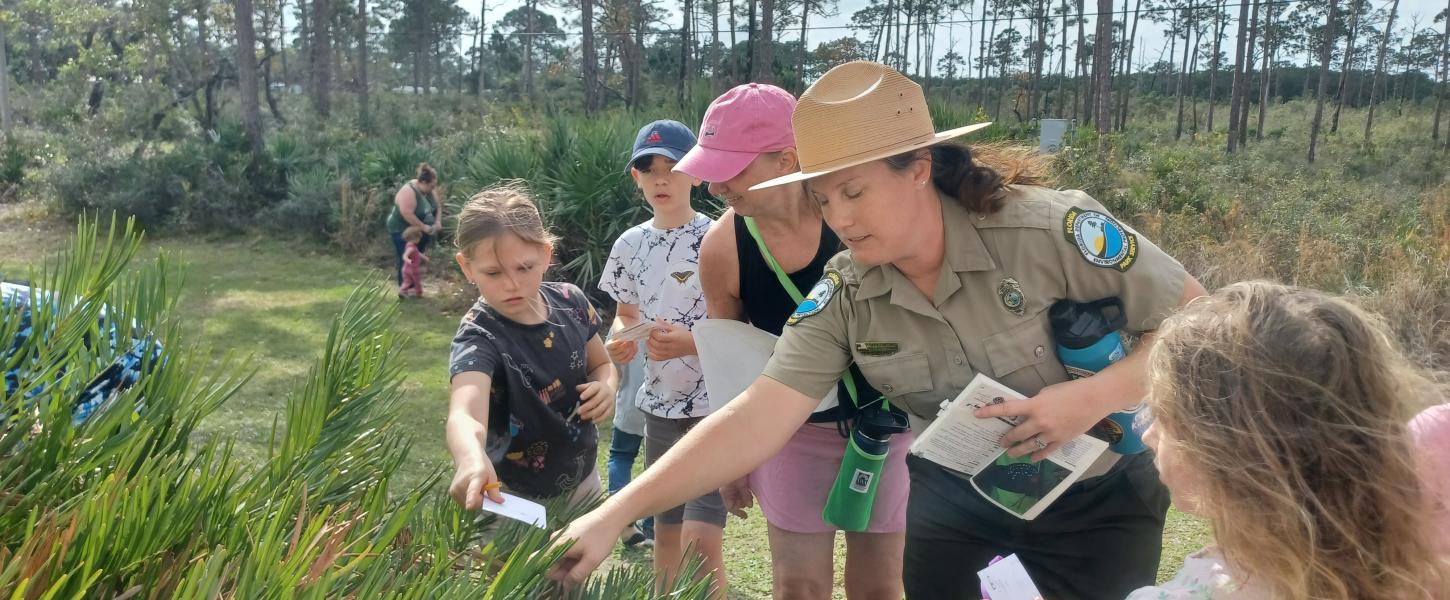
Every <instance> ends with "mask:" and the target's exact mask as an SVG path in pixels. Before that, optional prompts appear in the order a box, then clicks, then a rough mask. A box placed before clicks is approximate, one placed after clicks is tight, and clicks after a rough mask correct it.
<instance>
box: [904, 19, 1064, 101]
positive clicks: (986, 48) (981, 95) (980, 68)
mask: <svg viewBox="0 0 1450 600" xmlns="http://www.w3.org/2000/svg"><path fill="white" fill-rule="evenodd" d="M889 1H890V0H888V2H889ZM1064 1H1065V0H1064ZM1078 1H1079V2H1081V1H1082V0H1078ZM981 2H982V40H981V43H980V44H979V52H978V56H977V88H978V89H979V90H981V91H979V92H978V99H977V106H978V107H979V108H980V107H984V106H986V105H987V61H988V60H989V57H990V56H992V50H991V48H992V40H991V38H990V37H989V36H988V35H987V8H988V4H990V3H991V2H992V0H981ZM994 14H995V13H994ZM996 22H997V20H996V18H995V17H994V18H993V19H992V23H993V25H992V32H993V33H994V34H995V33H996V31H997V26H996Z"/></svg>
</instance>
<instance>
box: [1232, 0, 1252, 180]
mask: <svg viewBox="0 0 1450 600" xmlns="http://www.w3.org/2000/svg"><path fill="white" fill-rule="evenodd" d="M1248 21H1249V3H1248V2H1247V1H1245V0H1240V1H1239V25H1238V27H1237V28H1236V29H1238V42H1237V43H1236V44H1235V45H1234V82H1233V91H1231V92H1230V93H1229V114H1228V153H1229V154H1233V153H1234V151H1236V150H1238V144H1239V131H1238V129H1239V111H1241V110H1243V96H1244V45H1245V44H1247V43H1248V42H1247V41H1246V38H1247V37H1248V33H1249V32H1248V28H1247V27H1244V23H1247V22H1248Z"/></svg>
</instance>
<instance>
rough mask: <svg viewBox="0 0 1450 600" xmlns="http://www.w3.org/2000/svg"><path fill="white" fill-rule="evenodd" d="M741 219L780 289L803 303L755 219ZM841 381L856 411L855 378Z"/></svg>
mask: <svg viewBox="0 0 1450 600" xmlns="http://www.w3.org/2000/svg"><path fill="white" fill-rule="evenodd" d="M741 218H743V219H745V229H746V231H749V232H750V237H752V238H754V239H755V245H756V247H758V248H760V255H761V256H762V257H764V258H765V264H767V265H770V270H772V271H775V277H776V279H779V280H780V287H783V288H785V293H786V294H788V295H790V299H791V300H794V301H795V303H796V304H800V303H801V302H804V301H805V296H804V295H803V294H801V291H800V288H798V287H796V284H795V282H794V281H791V280H790V276H789V275H786V274H785V269H782V268H781V267H780V263H779V262H776V260H775V255H774V254H771V253H770V248H766V247H765V238H762V237H760V229H759V228H757V227H756V226H755V219H754V218H751V217H741ZM841 379H842V380H843V381H844V382H845V383H846V393H847V394H848V395H850V396H851V404H853V405H855V406H856V408H858V409H859V408H861V402H860V401H859V400H858V399H857V397H856V378H855V377H852V376H851V370H850V369H847V370H846V371H845V372H843V373H841ZM881 402H882V404H884V405H885V406H883V408H884V409H885V410H891V403H890V402H888V401H887V400H886V397H885V396H882V397H881Z"/></svg>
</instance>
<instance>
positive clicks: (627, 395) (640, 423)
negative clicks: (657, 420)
mask: <svg viewBox="0 0 1450 600" xmlns="http://www.w3.org/2000/svg"><path fill="white" fill-rule="evenodd" d="M614 368H616V369H619V391H618V392H616V393H615V394H614V430H615V431H623V432H625V433H628V434H630V435H644V411H642V410H640V409H639V406H637V405H635V403H634V402H635V400H637V399H638V398H639V387H640V384H642V383H644V351H643V350H640V355H639V356H636V357H634V360H632V361H629V362H628V363H626V364H622V365H621V364H619V363H614Z"/></svg>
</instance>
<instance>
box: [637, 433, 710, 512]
mask: <svg viewBox="0 0 1450 600" xmlns="http://www.w3.org/2000/svg"><path fill="white" fill-rule="evenodd" d="M644 418H645V427H644V465H645V468H649V466H650V465H652V464H654V463H655V461H657V460H659V459H660V457H661V456H664V455H665V452H667V451H669V449H670V448H673V447H674V446H675V444H676V443H677V442H679V441H680V438H682V437H685V434H686V433H688V432H689V431H690V429H692V428H694V427H695V425H696V424H698V423H699V422H700V421H701V420H702V419H703V417H696V418H693V419H666V418H664V417H657V416H654V415H652V414H649V413H645V416H644ZM685 521H695V522H698V523H709V524H711V525H714V526H716V527H720V528H724V527H725V500H724V499H723V498H721V497H720V490H715V491H712V492H710V493H708V494H705V495H704V496H700V497H699V498H695V499H694V500H690V501H689V502H686V503H684V504H681V505H679V506H676V507H674V508H671V509H669V510H667V511H665V512H662V513H660V514H657V515H655V523H657V524H662V525H679V524H680V523H683V522H685Z"/></svg>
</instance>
